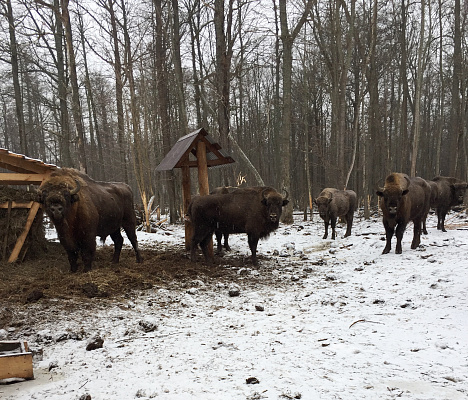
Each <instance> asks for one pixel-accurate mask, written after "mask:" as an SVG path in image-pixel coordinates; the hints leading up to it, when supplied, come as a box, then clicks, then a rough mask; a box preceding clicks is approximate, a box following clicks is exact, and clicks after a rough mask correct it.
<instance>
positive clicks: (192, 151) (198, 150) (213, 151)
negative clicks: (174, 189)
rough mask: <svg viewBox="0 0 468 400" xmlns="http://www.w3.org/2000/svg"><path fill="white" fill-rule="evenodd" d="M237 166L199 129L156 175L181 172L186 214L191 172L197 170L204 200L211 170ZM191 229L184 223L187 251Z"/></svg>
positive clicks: (176, 148) (173, 151)
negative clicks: (176, 169) (229, 165)
mask: <svg viewBox="0 0 468 400" xmlns="http://www.w3.org/2000/svg"><path fill="white" fill-rule="evenodd" d="M233 162H235V161H234V160H233V159H232V158H231V157H229V156H227V155H226V154H224V152H223V151H221V146H220V145H219V144H218V143H215V142H213V140H212V139H211V138H210V137H209V136H208V132H206V131H205V129H203V128H200V129H198V130H196V131H194V132H192V133H189V134H188V135H185V136H183V137H181V138H180V139H179V140H178V141H177V143H176V144H175V145H174V146H173V147H172V149H171V150H170V151H169V152H168V153H167V155H166V157H164V159H163V160H162V161H161V163H160V164H159V165H158V166H157V167H156V171H170V170H172V169H174V168H181V169H182V199H183V202H184V213H185V212H187V208H188V205H189V204H190V200H191V184H190V168H197V170H198V191H199V193H200V195H201V196H204V195H207V194H209V193H210V186H209V183H208V168H209V167H216V166H221V165H224V164H230V163H233ZM191 236H192V227H191V224H190V223H189V222H187V221H186V222H185V247H186V248H187V249H188V248H189V244H190V237H191Z"/></svg>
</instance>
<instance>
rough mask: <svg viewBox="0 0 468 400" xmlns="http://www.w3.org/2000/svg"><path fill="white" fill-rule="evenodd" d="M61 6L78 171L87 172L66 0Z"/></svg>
mask: <svg viewBox="0 0 468 400" xmlns="http://www.w3.org/2000/svg"><path fill="white" fill-rule="evenodd" d="M60 1H61V7H62V23H63V27H64V30H65V42H66V45H67V55H68V68H69V74H70V85H71V88H72V112H73V119H74V122H75V127H76V133H77V136H78V137H77V141H78V163H79V168H80V171H82V172H85V173H86V172H87V170H88V167H87V164H86V151H85V135H84V129H83V114H82V110H81V103H80V94H79V89H78V76H77V73H76V61H75V50H74V48H73V37H72V29H71V21H70V13H69V10H68V0H60Z"/></svg>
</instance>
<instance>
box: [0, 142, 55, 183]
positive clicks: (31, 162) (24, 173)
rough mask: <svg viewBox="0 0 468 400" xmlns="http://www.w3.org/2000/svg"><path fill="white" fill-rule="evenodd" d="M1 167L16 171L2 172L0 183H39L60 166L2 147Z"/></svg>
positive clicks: (0, 149) (0, 155)
mask: <svg viewBox="0 0 468 400" xmlns="http://www.w3.org/2000/svg"><path fill="white" fill-rule="evenodd" d="M0 168H3V169H7V170H9V171H13V172H15V173H14V174H12V173H0V185H29V184H35V185H39V184H41V183H42V180H43V179H44V176H45V175H47V174H49V173H50V172H52V171H53V170H55V169H57V168H58V167H57V166H56V165H53V164H46V163H44V162H42V161H40V160H36V159H33V158H29V157H26V156H25V155H23V154H16V153H12V152H10V151H8V150H7V149H3V148H1V147H0Z"/></svg>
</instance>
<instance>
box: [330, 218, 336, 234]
mask: <svg viewBox="0 0 468 400" xmlns="http://www.w3.org/2000/svg"><path fill="white" fill-rule="evenodd" d="M331 227H332V237H331V238H332V239H333V240H335V237H336V231H335V228H336V218H335V217H332V218H331Z"/></svg>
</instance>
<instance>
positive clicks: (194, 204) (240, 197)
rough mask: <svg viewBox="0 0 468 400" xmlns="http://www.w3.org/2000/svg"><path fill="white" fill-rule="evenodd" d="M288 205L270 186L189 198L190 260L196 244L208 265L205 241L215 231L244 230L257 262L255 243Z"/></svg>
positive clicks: (192, 257)
mask: <svg viewBox="0 0 468 400" xmlns="http://www.w3.org/2000/svg"><path fill="white" fill-rule="evenodd" d="M286 204H288V200H287V194H286V197H283V196H282V195H281V194H280V193H278V192H277V191H276V190H275V189H273V188H271V187H262V188H259V187H257V188H245V189H239V190H236V191H233V192H232V193H227V194H212V195H209V196H197V197H194V198H193V200H192V201H191V203H190V205H189V207H188V210H187V218H188V219H189V220H190V221H191V222H192V224H193V235H192V239H191V243H190V244H191V260H192V261H195V259H196V257H195V251H196V249H197V245H198V244H200V247H201V249H202V251H203V255H204V256H205V261H206V262H207V263H209V264H211V263H212V262H213V260H212V259H211V257H210V255H209V253H208V244H209V242H210V239H211V237H212V235H213V232H214V231H215V230H217V231H219V232H220V233H222V234H224V233H228V234H231V233H247V237H248V243H249V248H250V251H251V252H252V262H253V264H254V265H256V264H257V244H258V241H259V239H263V238H266V237H268V236H269V235H270V233H271V232H273V231H274V230H275V229H277V228H278V226H279V220H280V217H281V213H282V207H284V206H285V205H286Z"/></svg>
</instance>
